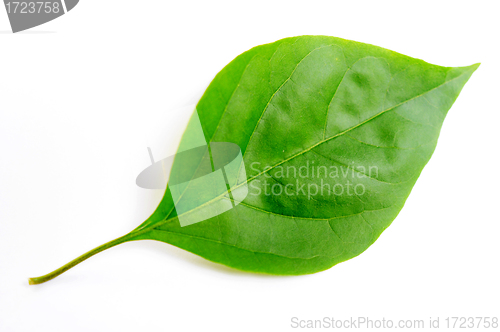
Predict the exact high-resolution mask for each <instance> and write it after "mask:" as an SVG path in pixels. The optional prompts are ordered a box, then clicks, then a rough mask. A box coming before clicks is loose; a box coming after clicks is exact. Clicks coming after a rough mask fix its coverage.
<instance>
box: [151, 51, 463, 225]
mask: <svg viewBox="0 0 500 332" xmlns="http://www.w3.org/2000/svg"><path fill="white" fill-rule="evenodd" d="M327 46H331V45H326V46H323V47H327ZM316 49H318V48H316ZM316 49H315V50H316ZM313 51H314V50H313ZM313 51H311V52H310V53H312V52H313ZM310 53H309V54H310ZM306 56H307V55H306ZM469 72H470V71H469V70H468V71H465V72H463V73H462V74H460V75H459V76H457V77H454V78H452V79H451V80H448V81H446V82H444V83H442V84H440V85H438V86H436V87H434V88H432V89H430V90H427V91H425V92H423V93H421V94H419V95H417V96H415V97H413V98H410V99H407V100H405V101H402V102H401V103H399V104H397V105H395V106H393V107H390V108H388V109H386V110H383V111H381V112H379V113H377V114H375V115H374V116H372V117H370V118H368V119H366V120H365V121H362V122H360V123H358V124H357V125H355V126H352V127H350V128H348V129H346V130H344V131H342V132H340V133H338V134H336V135H334V136H332V137H329V138H327V139H323V140H321V141H319V142H318V143H316V144H314V145H312V146H311V147H309V148H307V149H305V150H303V151H301V152H299V153H297V154H295V155H293V156H291V157H289V158H287V159H285V160H283V161H281V162H279V163H277V164H275V165H274V166H272V167H269V168H267V169H266V170H264V171H262V172H260V173H258V174H256V175H254V176H252V177H251V178H249V179H247V180H246V181H244V182H242V183H240V184H238V185H236V186H234V187H232V188H231V190H233V191H234V190H235V189H237V188H239V187H241V186H243V185H245V184H247V183H249V182H251V181H253V180H254V179H256V178H257V177H259V176H261V175H262V174H265V173H267V172H269V171H271V170H273V169H275V168H276V167H278V166H280V165H282V164H284V163H286V162H288V161H290V160H292V159H294V158H297V157H299V156H301V155H303V154H305V153H307V152H309V151H311V150H312V149H314V148H316V147H317V146H319V145H321V144H323V143H326V142H328V141H331V140H333V139H335V138H337V137H340V136H342V135H344V134H345V133H348V132H350V131H352V130H354V129H356V128H358V127H360V126H362V125H364V124H365V123H367V122H369V121H372V120H373V119H375V118H377V117H379V116H381V115H382V114H385V113H387V112H390V111H392V110H394V109H395V108H397V107H399V106H401V105H403V104H406V103H408V102H410V101H412V100H415V99H417V98H419V97H422V96H424V95H425V94H427V93H430V92H432V91H434V90H436V89H439V88H440V87H442V86H444V85H446V84H448V83H451V82H453V81H455V80H458V79H459V78H461V77H462V76H464V75H466V74H468V73H469ZM290 77H291V75H290ZM271 99H272V98H271ZM224 196H225V194H222V195H219V196H217V197H215V198H214V199H211V200H210V201H208V202H206V203H204V204H201V205H200V206H198V207H196V208H194V209H193V210H191V211H188V212H185V213H183V214H181V215H179V216H177V217H180V216H182V215H185V214H188V213H191V212H193V211H196V210H198V209H200V208H202V207H204V206H207V205H209V204H211V203H212V202H214V201H216V200H219V199H220V198H221V197H224ZM173 210H174V207H172V209H171V211H170V212H169V213H168V214H167V216H166V217H165V219H163V220H162V221H159V222H158V223H156V224H153V225H151V226H150V227H146V228H144V229H143V230H144V231H145V230H146V229H154V228H156V227H158V226H161V225H163V224H165V223H167V222H169V221H170V220H172V219H174V218H176V217H173V218H170V219H168V217H170V215H171V213H172V212H173Z"/></svg>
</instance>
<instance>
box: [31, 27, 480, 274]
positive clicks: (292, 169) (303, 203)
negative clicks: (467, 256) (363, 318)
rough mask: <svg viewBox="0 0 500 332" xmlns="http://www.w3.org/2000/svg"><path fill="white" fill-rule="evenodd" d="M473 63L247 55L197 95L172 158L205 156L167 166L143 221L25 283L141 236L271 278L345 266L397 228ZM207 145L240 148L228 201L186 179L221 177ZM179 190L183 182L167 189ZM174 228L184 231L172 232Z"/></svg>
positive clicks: (335, 46)
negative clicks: (161, 191) (166, 179)
mask: <svg viewBox="0 0 500 332" xmlns="http://www.w3.org/2000/svg"><path fill="white" fill-rule="evenodd" d="M478 66H479V64H475V65H472V66H468V67H455V68H452V67H441V66H436V65H431V64H429V63H426V62H424V61H422V60H418V59H414V58H411V57H408V56H404V55H401V54H399V53H396V52H393V51H389V50H386V49H383V48H380V47H376V46H372V45H368V44H363V43H358V42H353V41H348V40H344V39H339V38H335V37H326V36H302V37H294V38H286V39H282V40H279V41H277V42H275V43H271V44H266V45H261V46H257V47H255V48H253V49H251V50H249V51H247V52H245V53H243V54H241V55H240V56H238V57H237V58H236V59H234V60H233V61H232V62H231V63H229V64H228V65H227V66H226V67H225V68H224V69H223V70H222V71H221V72H220V73H219V74H218V75H217V76H216V77H215V78H214V80H213V81H212V83H211V84H210V86H209V87H208V88H207V90H206V91H205V93H204V95H203V97H202V98H201V100H200V101H199V103H198V105H197V112H195V114H194V115H193V117H192V119H191V122H190V125H189V126H188V129H187V130H186V132H185V134H184V136H183V138H182V142H181V145H180V148H179V149H180V151H194V149H193V147H196V146H198V147H200V146H201V147H202V146H203V144H205V142H207V143H208V146H207V148H208V150H206V151H205V152H203V151H204V150H203V149H202V148H201V150H199V151H201V152H200V153H197V154H196V156H194V155H193V154H192V155H191V156H190V157H189V158H187V157H186V158H184V157H182V158H181V157H179V155H178V156H177V157H176V160H175V162H174V165H173V168H172V171H171V178H170V184H169V186H170V187H169V188H167V190H166V193H165V196H164V198H163V200H162V202H161V203H160V205H159V206H158V208H157V209H156V211H155V212H154V213H153V214H152V216H151V217H150V218H148V220H146V221H145V222H144V223H143V224H142V225H140V226H139V227H138V228H137V229H135V230H134V231H132V232H131V233H129V234H127V235H125V236H124V237H122V238H120V239H117V240H115V241H112V242H110V243H108V244H105V245H103V246H101V247H99V248H96V249H94V251H92V252H90V254H87V255H84V256H82V257H80V258H77V259H76V260H75V261H73V262H71V263H69V264H68V265H66V266H65V267H62V268H61V269H59V270H56V271H54V272H53V273H52V274H48V275H46V276H43V277H40V278H33V279H31V280H30V282H32V283H40V282H44V281H46V280H50V279H51V278H53V277H54V276H56V275H58V274H60V273H62V272H64V271H65V270H67V269H68V268H70V267H72V266H74V265H76V264H78V263H79V262H80V261H82V260H84V259H86V258H88V257H90V256H91V255H93V254H95V253H97V252H99V251H102V250H104V249H107V248H109V247H111V246H113V245H116V244H118V243H122V242H126V241H131V240H144V239H152V240H159V241H163V242H166V243H169V244H172V245H175V246H177V247H180V248H183V249H185V250H188V251H190V252H192V253H195V254H197V255H200V256H202V257H205V258H207V259H209V260H211V261H214V262H217V263H221V264H225V265H227V266H231V267H234V268H237V269H241V270H245V271H252V272H262V273H270V274H280V275H298V274H307V273H314V272H318V271H322V270H325V269H328V268H330V267H332V266H333V265H335V264H337V263H340V262H342V261H345V260H348V259H350V258H353V257H355V256H357V255H359V254H360V253H362V252H363V251H364V250H366V249H367V248H368V247H369V246H370V245H371V244H372V243H373V242H374V241H375V240H376V239H377V238H378V237H379V236H380V234H381V233H382V232H383V231H384V230H385V229H386V228H387V227H388V226H389V225H390V224H391V222H392V221H393V220H394V218H396V216H397V214H398V213H399V211H400V210H401V208H402V207H403V205H404V203H405V200H406V199H407V197H408V195H409V194H410V191H411V189H412V187H413V185H414V184H415V181H416V180H417V178H418V176H419V175H420V172H421V171H422V169H423V167H424V166H425V164H426V163H427V162H428V161H429V159H430V157H431V155H432V153H433V151H434V148H435V146H436V143H437V139H438V136H439V131H440V129H441V125H442V123H443V120H444V118H445V116H446V113H447V112H448V110H449V109H450V107H451V105H452V104H453V102H454V101H455V99H456V98H457V96H458V94H459V93H460V91H461V89H462V88H463V86H464V85H465V83H466V82H467V80H468V79H469V77H470V76H471V74H472V73H473V72H474V71H475V70H476V69H477V67H478ZM198 124H201V128H200V126H199V125H198ZM200 137H201V139H200ZM215 142H229V143H234V144H236V145H237V146H238V147H239V148H240V149H241V155H242V158H243V163H242V164H243V165H240V167H239V168H238V170H239V173H238V172H236V173H235V172H233V173H234V174H233V173H231V172H229V171H228V170H227V168H226V173H227V174H226V173H224V176H225V182H224V183H226V184H227V188H230V190H228V191H227V188H226V186H223V187H221V188H222V189H216V188H218V187H217V185H216V182H199V183H202V184H201V185H200V184H196V185H195V184H193V182H194V181H191V182H189V181H188V180H189V179H191V180H193V179H202V178H203V175H207V174H208V173H211V174H214V173H215V171H217V169H224V165H219V166H217V165H216V159H217V158H216V157H215V152H213V151H211V150H210V148H212V150H214V147H215V146H216V144H215ZM184 155H185V153H184ZM234 160H236V159H234ZM202 165H205V166H202ZM210 166H211V167H210ZM202 169H204V170H203V171H202ZM230 173H231V174H230ZM306 173H307V174H306ZM242 174H243V175H244V176H243V177H242V176H241V175H242ZM173 179H177V180H173ZM179 179H184V181H186V180H187V181H186V182H184V183H185V184H184V185H183V186H181V187H179V185H178V183H183V182H182V181H180V180H179ZM173 181H174V182H175V185H174V184H173ZM200 181H201V180H200ZM207 181H208V180H207ZM211 183H212V184H213V185H211ZM200 186H201V187H200ZM174 187H175V188H174ZM172 188H174V189H172ZM195 188H196V189H195ZM200 188H201V189H200ZM204 188H207V189H210V190H211V192H210V194H207V195H204V194H203V192H204ZM280 188H281V189H280ZM280 190H281V192H280ZM174 191H175V193H174ZM315 191H316V192H315ZM214 193H215V194H214ZM172 197H177V198H176V201H174V199H173V198H172ZM186 197H188V198H186ZM181 206H182V207H181ZM186 207H187V208H186ZM177 210H179V211H183V212H182V213H178V212H179V211H177ZM212 215H213V216H212ZM203 216H211V217H210V218H208V219H207V220H203V219H206V218H204V217H203ZM183 218H184V219H183ZM189 218H191V219H189ZM196 218H198V219H200V218H201V220H202V221H199V220H198V219H196ZM188 219H189V220H188ZM183 220H187V221H186V222H189V223H191V222H192V224H189V225H188V226H185V227H181V224H182V221H183Z"/></svg>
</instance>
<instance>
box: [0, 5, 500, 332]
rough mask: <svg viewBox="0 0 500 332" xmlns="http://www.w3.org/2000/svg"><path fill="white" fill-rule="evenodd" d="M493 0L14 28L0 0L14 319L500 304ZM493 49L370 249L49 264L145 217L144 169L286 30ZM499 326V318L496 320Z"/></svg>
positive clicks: (126, 251)
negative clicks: (251, 263)
mask: <svg viewBox="0 0 500 332" xmlns="http://www.w3.org/2000/svg"><path fill="white" fill-rule="evenodd" d="M496 5H497V3H496V2H495V1H490V2H486V1H484V2H482V1H474V2H469V3H467V2H465V1H454V2H452V1H450V2H438V1H432V2H423V1H412V2H402V1H401V2H400V1H395V2H383V1H370V2H351V1H301V2H292V1H234V0H233V1H228V2H221V1H178V2H173V1H160V0H154V1H153V0H149V1H130V0H129V1H124V0H106V1H89V0H82V1H80V3H79V4H78V5H77V6H76V7H75V8H74V9H73V10H72V11H71V12H69V13H68V14H67V15H65V16H63V17H61V18H59V19H56V20H54V21H53V22H49V23H47V24H45V25H42V26H39V27H36V28H34V29H31V30H29V31H27V32H24V33H19V34H15V35H14V34H12V33H11V32H9V29H10V26H9V23H8V19H7V15H6V13H5V11H4V10H3V8H0V30H2V32H1V33H0V50H1V55H0V331H2V332H3V331H8V332H10V331H37V332H42V331H108V332H109V331H206V330H214V331H215V330H217V331H287V330H293V329H292V328H291V318H292V317H298V318H300V319H322V318H323V317H325V316H326V317H335V318H337V319H349V318H350V317H357V316H368V317H370V318H371V319H374V320H375V319H382V318H384V317H385V318H386V319H392V320H394V321H397V320H399V319H412V320H413V319H423V320H424V321H425V323H426V325H428V320H429V317H433V318H436V317H438V316H439V317H441V326H442V327H443V326H444V323H445V322H444V319H445V318H446V317H447V316H497V317H498V316H500V310H499V309H500V304H499V299H500V286H499V280H500V272H499V252H500V250H499V249H500V238H499V234H500V223H499V221H500V217H499V213H498V206H499V188H500V182H499V180H498V178H499V173H500V172H499V170H498V165H499V161H500V158H499V157H498V152H499V146H498V143H499V131H500V130H499V123H500V112H499V111H500V109H499V95H500V92H499V83H498V78H499V77H500V65H499V63H500V62H499V58H498V54H499V48H498V39H499V38H498V32H499V31H500V30H499V23H498V22H499V20H498V12H499V10H498V9H499V8H498V6H496ZM305 34H321V35H332V36H337V37H342V38H346V39H351V40H356V41H361V42H366V43H370V44H374V45H378V46H382V47H385V48H388V49H391V50H395V51H398V52H400V53H403V54H407V55H410V56H413V57H416V58H421V59H424V60H426V61H428V62H430V63H434V64H439V65H444V66H465V65H470V64H473V63H476V62H481V63H482V65H481V67H480V68H479V69H478V70H477V71H476V72H475V73H474V74H473V76H472V78H471V79H470V81H469V82H468V83H467V84H466V86H465V88H464V89H463V91H462V93H461V94H460V96H459V98H458V99H457V101H456V103H455V105H454V106H453V107H452V109H451V110H450V112H449V114H448V117H447V118H446V120H445V123H444V126H443V129H442V132H441V136H440V140H439V143H438V146H437V149H436V151H435V153H434V156H433V157H432V159H431V161H430V162H429V164H428V165H427V166H426V168H425V169H424V171H423V173H422V175H421V177H420V179H419V180H418V182H417V184H416V186H415V188H414V189H413V191H412V193H411V195H410V198H409V199H408V201H407V203H406V205H405V207H404V209H403V210H402V212H401V213H400V214H399V216H398V217H397V219H396V220H395V221H394V223H393V224H392V226H391V227H389V228H388V229H387V230H386V231H385V232H384V233H383V234H382V236H381V237H380V239H379V240H378V241H377V242H376V243H375V244H374V245H373V246H372V247H370V248H369V249H368V250H367V251H366V252H365V253H363V254H362V255H361V256H359V257H357V258H354V259H352V260H350V261H347V262H344V263H341V264H339V265H337V266H335V267H333V268H332V269H330V270H327V271H325V272H321V273H317V274H314V275H307V276H300V277H272V276H262V275H254V274H248V273H242V272H239V271H236V270H232V269H229V268H226V267H223V266H220V265H217V264H214V263H211V262H208V261H206V260H204V259H203V258H200V257H197V256H195V255H192V254H190V253H187V252H185V251H182V250H180V249H178V248H175V247H172V246H170V245H167V244H164V243H160V242H153V241H139V242H134V243H126V244H122V245H120V246H118V247H115V248H113V249H110V250H108V251H105V252H104V253H101V254H99V255H97V256H95V257H93V258H91V259H90V260H88V261H86V262H84V263H82V264H81V265H79V266H77V267H75V268H73V269H72V270H70V271H69V272H67V273H65V274H63V275H61V276H60V277H58V278H57V279H54V280H53V281H51V282H48V283H46V284H42V285H38V286H28V277H35V276H39V275H42V274H45V273H47V272H50V271H52V270H53V269H55V268H58V267H59V266H61V265H63V264H65V263H67V262H68V261H69V260H71V259H73V258H75V257H76V256H78V255H80V254H82V253H83V252H85V251H87V250H89V249H91V248H94V247H96V246H98V245H100V244H102V243H104V242H107V241H109V240H111V239H114V238H116V237H118V236H121V235H123V234H125V233H127V232H129V231H130V230H132V229H133V228H135V227H136V226H137V225H138V224H140V223H141V222H142V221H143V220H144V219H146V218H147V217H148V216H149V214H150V213H151V212H152V211H153V210H154V208H155V207H156V205H157V203H158V202H159V200H160V198H161V196H162V193H161V192H160V191H151V190H146V189H141V188H139V187H137V186H136V184H135V178H136V176H137V175H138V174H139V173H140V172H141V171H142V170H143V169H144V168H145V167H147V166H148V165H149V163H150V161H149V157H148V153H147V147H148V146H150V147H151V148H152V150H153V153H154V154H155V157H156V159H158V160H159V159H161V158H163V157H166V156H168V155H170V154H172V153H174V152H175V149H176V147H177V144H178V141H179V138H180V135H181V134H182V132H183V129H184V126H185V124H186V121H187V119H188V117H189V115H190V114H188V113H183V112H180V111H175V110H176V109H178V108H179V107H182V106H185V105H187V104H190V103H193V102H196V101H197V99H198V98H199V96H200V95H201V93H202V92H203V90H204V88H205V87H206V86H207V85H208V83H209V82H210V81H211V79H212V78H213V76H214V75H215V74H216V73H217V72H218V71H219V70H220V69H221V68H223V67H224V66H225V65H226V64H227V63H228V62H230V61H231V60H232V59H233V58H234V57H235V56H237V55H238V54H240V53H242V52H244V51H246V50H247V49H250V48H251V47H253V46H256V45H259V44H263V43H268V42H272V41H275V40H278V39H281V38H284V37H289V36H296V35H305ZM490 330H491V329H490Z"/></svg>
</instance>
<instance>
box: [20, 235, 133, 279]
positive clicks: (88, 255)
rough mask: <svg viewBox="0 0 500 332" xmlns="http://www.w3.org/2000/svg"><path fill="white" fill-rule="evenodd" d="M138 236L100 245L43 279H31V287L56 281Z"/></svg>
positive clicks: (129, 236) (121, 238)
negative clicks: (55, 279)
mask: <svg viewBox="0 0 500 332" xmlns="http://www.w3.org/2000/svg"><path fill="white" fill-rule="evenodd" d="M136 235H137V234H136V233H134V232H131V233H128V234H126V235H124V236H122V237H119V238H117V239H115V240H113V241H110V242H108V243H105V244H103V245H100V246H99V247H97V248H94V249H92V250H90V251H89V252H87V253H85V254H83V255H81V256H80V257H77V258H75V259H73V260H72V261H71V262H69V263H67V264H66V265H63V266H61V267H60V268H58V269H57V270H54V271H52V272H50V273H48V274H46V275H43V276H41V277H36V278H29V283H30V285H37V284H41V283H44V282H46V281H49V280H51V279H54V278H55V277H57V276H58V275H60V274H62V273H64V272H66V271H68V270H69V269H71V268H72V267H74V266H76V265H78V264H80V263H81V262H83V261H84V260H86V259H87V258H90V257H92V256H94V255H95V254H98V253H100V252H101V251H104V250H106V249H109V248H111V247H114V246H116V245H118V244H120V243H123V242H127V241H129V240H130V239H131V238H132V237H134V236H136Z"/></svg>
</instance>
